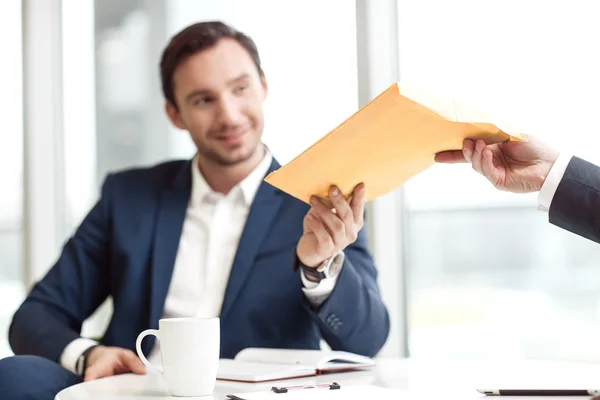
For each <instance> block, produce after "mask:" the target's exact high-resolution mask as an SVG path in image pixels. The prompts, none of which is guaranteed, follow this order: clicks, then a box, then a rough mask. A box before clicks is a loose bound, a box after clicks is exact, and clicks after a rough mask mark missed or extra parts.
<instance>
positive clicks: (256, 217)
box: [221, 159, 283, 319]
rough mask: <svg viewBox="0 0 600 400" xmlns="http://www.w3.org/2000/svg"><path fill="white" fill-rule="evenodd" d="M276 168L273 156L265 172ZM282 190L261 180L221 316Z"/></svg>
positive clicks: (251, 259) (240, 282) (237, 289)
mask: <svg viewBox="0 0 600 400" xmlns="http://www.w3.org/2000/svg"><path fill="white" fill-rule="evenodd" d="M277 168H279V163H277V161H275V159H273V162H272V163H271V167H270V168H269V171H268V172H267V175H268V174H269V173H271V172H272V171H274V170H276V169H277ZM282 194H283V193H282V192H281V191H280V190H279V189H277V188H275V187H274V186H271V185H270V184H268V183H266V182H264V181H263V182H262V183H261V185H260V187H259V189H258V191H257V192H256V197H255V198H254V202H253V203H252V206H251V207H250V212H249V213H248V219H247V220H246V225H245V226H244V230H243V232H242V236H241V237H240V242H239V245H238V250H237V253H236V255H235V258H234V260H233V265H232V266H231V274H230V276H229V282H228V284H227V289H226V291H225V298H224V299H223V306H222V307H221V319H225V318H226V317H227V313H228V312H229V311H230V310H231V307H232V306H233V304H234V303H235V300H236V298H237V296H238V295H239V293H240V290H241V289H242V287H243V285H244V281H245V280H246V277H247V276H248V273H249V272H250V269H251V267H252V264H253V262H254V257H255V256H256V254H257V252H258V250H259V249H260V245H261V243H262V241H263V240H264V238H265V236H266V234H267V233H268V232H269V229H270V227H271V224H272V223H273V222H274V220H275V217H276V216H277V212H278V211H279V207H280V206H281V203H282V202H283V195H282Z"/></svg>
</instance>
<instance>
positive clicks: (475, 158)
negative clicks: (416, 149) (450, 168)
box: [435, 138, 558, 193]
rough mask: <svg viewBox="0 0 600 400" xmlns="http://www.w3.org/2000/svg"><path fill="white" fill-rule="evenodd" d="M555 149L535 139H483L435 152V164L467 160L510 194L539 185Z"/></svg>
mask: <svg viewBox="0 0 600 400" xmlns="http://www.w3.org/2000/svg"><path fill="white" fill-rule="evenodd" d="M557 157H558V152H556V151H555V150H553V149H551V148H550V147H548V146H547V145H545V144H544V143H541V142H540V141H538V140H535V139H533V138H532V139H530V140H528V141H526V142H517V141H514V142H513V141H510V142H504V143H497V144H491V145H486V144H485V142H484V141H483V140H478V141H477V142H476V143H475V142H473V141H472V140H465V141H464V142H463V148H462V150H455V151H444V152H441V153H438V154H436V155H435V161H436V162H439V163H457V162H468V163H471V165H472V166H473V169H474V170H475V171H477V172H479V173H480V174H482V175H483V176H485V177H486V178H487V179H488V180H489V181H490V182H491V183H492V184H493V185H494V186H495V187H496V188H497V189H500V190H505V191H508V192H514V193H527V192H537V191H539V190H540V189H541V188H542V185H543V184H544V181H545V180H546V177H547V176H548V173H549V172H550V169H551V168H552V165H554V162H555V161H556V158H557Z"/></svg>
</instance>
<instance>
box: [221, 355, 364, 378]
mask: <svg viewBox="0 0 600 400" xmlns="http://www.w3.org/2000/svg"><path fill="white" fill-rule="evenodd" d="M373 366H375V361H373V359H371V358H369V357H364V356H361V355H358V354H353V353H348V352H343V351H321V350H292V349H263V348H247V349H244V350H242V351H240V352H239V353H238V354H237V355H236V356H235V358H234V359H233V360H231V359H221V360H219V373H218V374H217V378H218V379H223V380H231V381H242V382H266V381H273V380H279V379H290V378H299V377H303V376H314V375H319V374H322V373H326V372H342V371H352V370H356V369H362V368H370V367H373Z"/></svg>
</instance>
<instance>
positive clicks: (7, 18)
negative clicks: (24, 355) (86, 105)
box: [0, 0, 25, 358]
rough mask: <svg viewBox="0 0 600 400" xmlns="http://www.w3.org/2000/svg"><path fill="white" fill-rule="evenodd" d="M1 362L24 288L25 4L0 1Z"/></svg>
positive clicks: (7, 347) (6, 353)
mask: <svg viewBox="0 0 600 400" xmlns="http://www.w3.org/2000/svg"><path fill="white" fill-rule="evenodd" d="M0 38H2V53H3V55H2V60H3V61H2V63H0V87H2V96H0V110H2V130H1V132H2V133H0V171H2V172H1V173H0V193H2V194H1V195H0V358H3V357H5V356H7V355H10V354H11V351H10V347H9V346H8V337H7V335H8V327H9V324H10V321H11V319H12V314H13V313H14V311H15V310H16V308H17V307H18V306H19V303H20V302H21V300H22V299H23V296H24V294H25V287H24V284H23V230H22V219H23V121H22V119H23V99H22V97H23V86H22V68H21V66H22V57H23V54H22V50H23V49H22V42H21V1H18V0H9V1H3V2H1V3H0Z"/></svg>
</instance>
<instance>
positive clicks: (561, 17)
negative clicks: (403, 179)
mask: <svg viewBox="0 0 600 400" xmlns="http://www.w3.org/2000/svg"><path fill="white" fill-rule="evenodd" d="M595 10H596V6H595V5H594V4H592V3H591V2H578V1H576V2H566V1H560V2H544V1H526V2H523V1H476V0H459V1H452V2H447V1H443V0H418V1H417V0H399V10H398V23H399V42H400V43H399V54H400V58H399V62H400V78H401V82H404V83H407V84H411V85H417V86H422V87H424V88H427V89H430V90H431V89H432V90H436V91H439V92H440V93H442V94H448V95H451V96H454V97H457V98H459V99H462V100H464V101H467V102H469V103H471V104H473V105H475V106H477V107H479V108H482V109H484V110H487V111H489V112H490V114H491V115H494V116H495V117H497V118H498V119H499V120H502V119H505V120H508V121H511V123H514V124H516V125H518V126H521V127H523V129H524V131H525V132H527V133H529V134H532V135H536V136H538V137H540V138H541V139H543V140H545V141H547V142H548V143H550V144H552V145H554V146H556V147H558V148H561V149H564V150H566V151H572V152H575V153H576V154H578V155H580V156H582V157H585V158H588V159H589V160H591V161H594V160H596V161H598V160H599V159H600V157H599V156H600V152H599V151H598V150H599V149H600V135H599V133H600V128H598V125H597V121H596V119H597V115H598V112H597V110H598V109H600V98H599V97H598V95H597V93H598V92H599V90H600V74H598V71H600V58H598V57H597V55H596V52H594V51H593V50H591V49H595V48H597V47H598V38H599V37H600V26H599V25H598V24H597V22H596V21H595V19H594V15H595V14H596V13H595ZM405 194H406V204H405V205H406V207H407V212H406V214H407V218H406V228H407V231H406V236H407V238H408V239H407V248H406V252H407V258H406V259H407V274H408V285H407V287H408V289H407V290H408V293H407V298H408V311H409V315H408V318H409V320H408V333H409V352H410V355H411V356H417V357H419V356H421V357H426V356H432V357H439V356H477V357H481V356H497V357H528V358H563V359H585V360H598V359H600V346H599V345H598V341H597V337H598V335H599V334H600V308H599V305H600V301H599V300H600V279H598V274H600V270H599V269H598V260H600V246H598V245H597V244H595V243H592V242H589V241H586V240H584V239H582V238H580V237H577V236H575V235H572V234H569V233H567V232H565V231H562V230H560V229H559V228H557V227H554V226H552V225H550V224H549V223H548V222H547V218H548V217H547V214H545V213H543V212H541V211H537V210H536V195H535V194H532V195H513V194H507V193H501V192H498V191H496V190H495V189H493V188H492V186H491V184H489V183H488V182H487V181H486V180H485V178H483V177H481V176H479V175H478V174H476V173H474V172H473V171H472V170H470V167H469V166H465V165H454V166H440V165H437V166H434V167H432V168H431V169H429V170H427V171H426V172H424V173H422V174H421V175H419V176H418V177H415V178H414V179H412V180H411V181H410V182H409V183H407V184H406V185H405Z"/></svg>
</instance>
